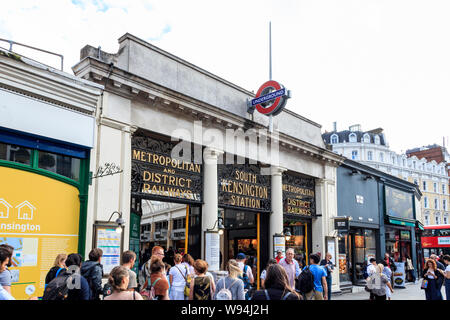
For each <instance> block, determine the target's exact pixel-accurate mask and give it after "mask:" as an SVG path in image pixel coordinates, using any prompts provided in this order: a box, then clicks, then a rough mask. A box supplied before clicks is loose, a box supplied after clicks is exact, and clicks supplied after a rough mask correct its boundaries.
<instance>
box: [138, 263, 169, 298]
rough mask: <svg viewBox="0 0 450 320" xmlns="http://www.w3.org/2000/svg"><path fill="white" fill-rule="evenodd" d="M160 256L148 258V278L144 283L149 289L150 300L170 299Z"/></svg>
mask: <svg viewBox="0 0 450 320" xmlns="http://www.w3.org/2000/svg"><path fill="white" fill-rule="evenodd" d="M164 266H165V265H164V262H163V261H162V258H159V257H156V256H153V257H152V258H151V259H150V278H149V279H148V282H146V284H145V285H144V286H145V288H147V290H148V291H149V296H148V297H149V299H151V300H170V298H169V282H168V281H167V278H166V270H165V267H164Z"/></svg>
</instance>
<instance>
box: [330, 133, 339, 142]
mask: <svg viewBox="0 0 450 320" xmlns="http://www.w3.org/2000/svg"><path fill="white" fill-rule="evenodd" d="M336 143H339V137H338V135H337V134H333V135H332V136H331V144H336Z"/></svg>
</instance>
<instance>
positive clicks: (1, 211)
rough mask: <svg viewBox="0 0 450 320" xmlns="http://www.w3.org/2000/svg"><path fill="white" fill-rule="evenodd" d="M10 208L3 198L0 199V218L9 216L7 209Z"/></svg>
mask: <svg viewBox="0 0 450 320" xmlns="http://www.w3.org/2000/svg"><path fill="white" fill-rule="evenodd" d="M11 208H12V205H10V204H9V203H8V202H6V200H5V199H0V219H2V218H4V219H8V218H9V209H11Z"/></svg>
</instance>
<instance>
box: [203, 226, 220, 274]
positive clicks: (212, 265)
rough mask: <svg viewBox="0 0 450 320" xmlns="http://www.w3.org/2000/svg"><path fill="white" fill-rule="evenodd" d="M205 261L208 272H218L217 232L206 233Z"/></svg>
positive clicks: (218, 246) (218, 243)
mask: <svg viewBox="0 0 450 320" xmlns="http://www.w3.org/2000/svg"><path fill="white" fill-rule="evenodd" d="M205 260H206V262H208V264H209V267H208V269H209V270H212V271H218V270H220V235H219V233H217V232H206V236H205Z"/></svg>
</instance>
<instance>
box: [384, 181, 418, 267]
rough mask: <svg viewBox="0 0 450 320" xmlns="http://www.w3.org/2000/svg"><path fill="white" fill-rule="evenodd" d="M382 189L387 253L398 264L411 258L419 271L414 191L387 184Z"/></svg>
mask: <svg viewBox="0 0 450 320" xmlns="http://www.w3.org/2000/svg"><path fill="white" fill-rule="evenodd" d="M380 188H381V191H382V192H381V194H382V195H383V196H384V197H383V198H384V199H383V200H384V201H383V202H384V219H383V220H384V221H383V222H384V223H383V224H382V226H381V229H383V230H384V242H385V252H386V253H389V255H390V257H391V258H392V259H393V260H394V261H395V262H397V263H404V262H406V257H410V258H411V260H412V262H413V265H414V268H415V270H416V271H417V268H418V266H420V263H417V257H419V256H420V255H418V254H417V244H418V243H417V241H416V224H417V222H416V220H415V205H414V204H415V199H414V197H415V195H414V190H412V189H411V190H408V191H407V190H405V188H401V186H394V185H390V184H386V183H385V184H384V185H381V186H380ZM383 258H384V256H383Z"/></svg>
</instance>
